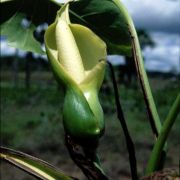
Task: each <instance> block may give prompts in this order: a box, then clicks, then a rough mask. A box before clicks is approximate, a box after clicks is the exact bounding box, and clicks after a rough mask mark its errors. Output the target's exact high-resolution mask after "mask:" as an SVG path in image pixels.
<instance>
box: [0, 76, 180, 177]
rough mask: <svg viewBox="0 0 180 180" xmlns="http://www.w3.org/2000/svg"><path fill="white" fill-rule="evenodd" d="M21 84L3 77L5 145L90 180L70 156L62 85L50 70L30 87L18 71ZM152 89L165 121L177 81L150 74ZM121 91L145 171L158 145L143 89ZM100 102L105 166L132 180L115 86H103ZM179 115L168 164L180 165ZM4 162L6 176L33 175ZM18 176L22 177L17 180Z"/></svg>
mask: <svg viewBox="0 0 180 180" xmlns="http://www.w3.org/2000/svg"><path fill="white" fill-rule="evenodd" d="M19 76H20V78H19V81H18V87H14V83H13V82H12V81H11V79H10V78H9V77H10V75H9V74H8V73H2V75H1V144H2V145H3V146H7V147H9V148H14V149H16V150H21V151H24V152H26V153H29V154H31V155H34V156H37V157H40V158H42V159H43V160H46V161H48V162H49V163H52V164H54V165H56V166H57V167H58V168H59V169H61V170H63V171H64V172H65V173H66V174H69V175H72V176H75V177H78V178H79V179H85V178H84V176H83V175H82V173H81V171H80V170H79V169H78V168H77V167H76V166H75V165H74V164H73V162H72V160H71V159H70V158H69V155H68V152H67V150H66V148H65V145H64V130H63V126H62V115H61V114H62V105H63V97H64V93H63V89H61V88H59V87H57V84H56V83H55V81H54V80H53V77H52V75H51V74H50V73H41V74H40V73H34V74H32V80H31V82H32V85H31V89H29V90H26V89H25V88H24V85H23V78H24V76H23V74H20V75H19ZM150 83H151V87H152V90H153V94H154V97H155V101H156V104H157V109H158V112H159V115H160V117H161V120H162V121H163V120H164V118H165V117H166V115H167V113H168V110H169V109H170V106H171V104H172V103H173V101H174V99H175V97H176V94H177V93H178V92H179V89H180V88H179V86H178V84H179V83H180V82H179V81H178V80H172V79H163V78H153V79H152V78H151V79H150ZM119 93H120V97H121V102H122V106H123V110H124V113H125V117H126V121H127V124H128V128H129V130H130V133H131V136H132V137H133V140H134V143H135V148H136V155H137V162H138V172H139V175H142V174H143V172H144V170H145V166H146V163H147V160H148V156H149V154H150V151H151V149H152V147H153V143H154V137H153V134H152V132H151V128H150V125H149V122H148V117H147V113H146V108H145V106H144V101H143V98H142V93H141V91H140V90H139V88H138V85H137V84H135V83H134V85H130V86H129V87H125V86H124V85H121V84H120V85H119ZM100 101H101V104H102V106H103V109H104V112H105V122H106V132H105V135H104V136H103V137H102V138H101V140H100V144H99V149H98V151H99V155H100V158H101V161H102V166H103V168H104V170H105V172H106V173H107V175H108V176H109V177H110V179H112V180H119V179H123V180H126V179H130V170H129V162H128V153H127V149H126V145H125V141H124V135H123V133H122V129H121V126H120V123H119V122H118V120H117V115H116V107H115V103H114V97H113V90H112V86H111V85H109V86H108V92H107V87H106V88H105V85H104V86H103V88H102V89H101V93H100ZM179 137H180V117H178V118H177V120H176V122H175V124H174V126H173V129H172V131H171V133H170V136H169V138H168V154H167V161H166V163H165V166H166V167H178V164H179V160H178V159H179V154H178V153H179V149H180V143H179ZM10 167H11V166H10V165H9V164H7V163H4V162H3V163H2V164H1V177H2V178H1V179H6V180H11V179H15V180H16V179H17V180H30V179H34V178H33V177H31V176H29V175H27V174H25V173H24V172H22V171H20V170H17V169H16V168H10ZM15 177H17V178H15Z"/></svg>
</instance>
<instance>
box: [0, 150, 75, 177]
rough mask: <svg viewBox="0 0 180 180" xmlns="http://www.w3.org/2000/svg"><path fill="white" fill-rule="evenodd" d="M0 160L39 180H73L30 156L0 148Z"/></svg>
mask: <svg viewBox="0 0 180 180" xmlns="http://www.w3.org/2000/svg"><path fill="white" fill-rule="evenodd" d="M0 159H2V160H5V161H7V162H9V163H11V164H13V165H15V166H16V167H19V168H20V169H22V170H24V171H26V172H28V173H30V174H31V175H34V176H35V177H38V178H40V179H48V180H54V179H59V180H73V179H74V178H71V177H69V176H66V175H64V174H63V173H62V172H59V170H57V169H56V168H55V167H53V166H52V165H50V164H48V163H46V162H45V161H42V160H40V159H38V158H35V157H33V156H30V155H28V154H25V153H22V152H19V151H15V150H12V149H8V148H5V147H0Z"/></svg>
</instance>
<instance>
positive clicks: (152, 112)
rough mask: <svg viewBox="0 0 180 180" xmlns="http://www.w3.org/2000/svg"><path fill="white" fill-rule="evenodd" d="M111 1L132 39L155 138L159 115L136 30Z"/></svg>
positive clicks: (120, 4)
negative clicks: (119, 13) (123, 18)
mask: <svg viewBox="0 0 180 180" xmlns="http://www.w3.org/2000/svg"><path fill="white" fill-rule="evenodd" d="M113 1H114V3H115V4H116V5H117V6H118V7H119V9H120V11H122V12H123V14H124V15H125V18H126V19H127V23H128V26H129V32H130V36H131V38H132V50H133V56H134V61H135V64H136V70H137V74H138V77H139V80H140V84H141V88H142V91H143V95H144V99H145V103H146V107H147V111H148V114H149V119H150V123H151V127H152V130H153V132H154V134H155V135H156V137H157V136H158V134H159V132H160V130H161V121H160V118H159V115H158V112H157V109H156V105H155V102H154V99H153V96H152V92H151V88H150V85H149V81H148V77H147V74H146V71H145V68H144V61H143V58H142V54H141V48H140V44H139V40H138V36H137V33H136V29H135V27H134V23H133V21H132V19H131V17H130V15H129V13H128V11H127V10H126V8H125V7H124V6H123V4H122V3H121V2H119V0H113Z"/></svg>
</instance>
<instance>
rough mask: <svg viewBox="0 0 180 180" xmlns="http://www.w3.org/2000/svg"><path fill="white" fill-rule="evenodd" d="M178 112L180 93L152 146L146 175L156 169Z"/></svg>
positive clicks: (179, 108)
mask: <svg viewBox="0 0 180 180" xmlns="http://www.w3.org/2000/svg"><path fill="white" fill-rule="evenodd" d="M179 112H180V93H179V95H178V96H177V98H176V100H175V102H174V104H173V105H172V107H171V109H170V111H169V113H168V115H167V117H166V119H165V121H164V123H163V126H162V129H161V132H160V134H159V137H158V139H157V141H156V143H155V145H154V148H153V151H152V153H151V156H150V159H149V162H148V165H147V169H146V174H147V175H148V174H150V173H152V172H154V171H155V170H156V168H157V164H159V160H160V155H161V153H162V150H163V147H164V144H165V142H166V139H167V137H168V134H169V132H170V130H171V128H172V125H173V123H174V122H175V119H176V117H177V116H178V113H179Z"/></svg>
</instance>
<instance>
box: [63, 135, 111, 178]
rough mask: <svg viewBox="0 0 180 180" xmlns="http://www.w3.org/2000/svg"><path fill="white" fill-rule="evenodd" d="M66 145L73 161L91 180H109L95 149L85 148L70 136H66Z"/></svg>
mask: <svg viewBox="0 0 180 180" xmlns="http://www.w3.org/2000/svg"><path fill="white" fill-rule="evenodd" d="M65 143H66V147H67V149H68V151H69V154H70V156H71V158H72V160H73V161H74V162H75V164H76V165H77V166H78V167H79V168H80V169H81V170H82V172H83V173H84V175H85V176H86V177H87V178H88V179H89V180H108V177H107V176H106V175H105V174H104V171H103V170H102V168H101V167H100V165H99V162H98V157H97V154H96V151H95V149H86V148H87V147H86V148H84V147H83V146H82V145H80V144H79V143H77V142H76V140H75V139H73V138H72V137H71V136H70V135H68V134H66V135H65ZM89 148H90V147H89Z"/></svg>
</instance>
